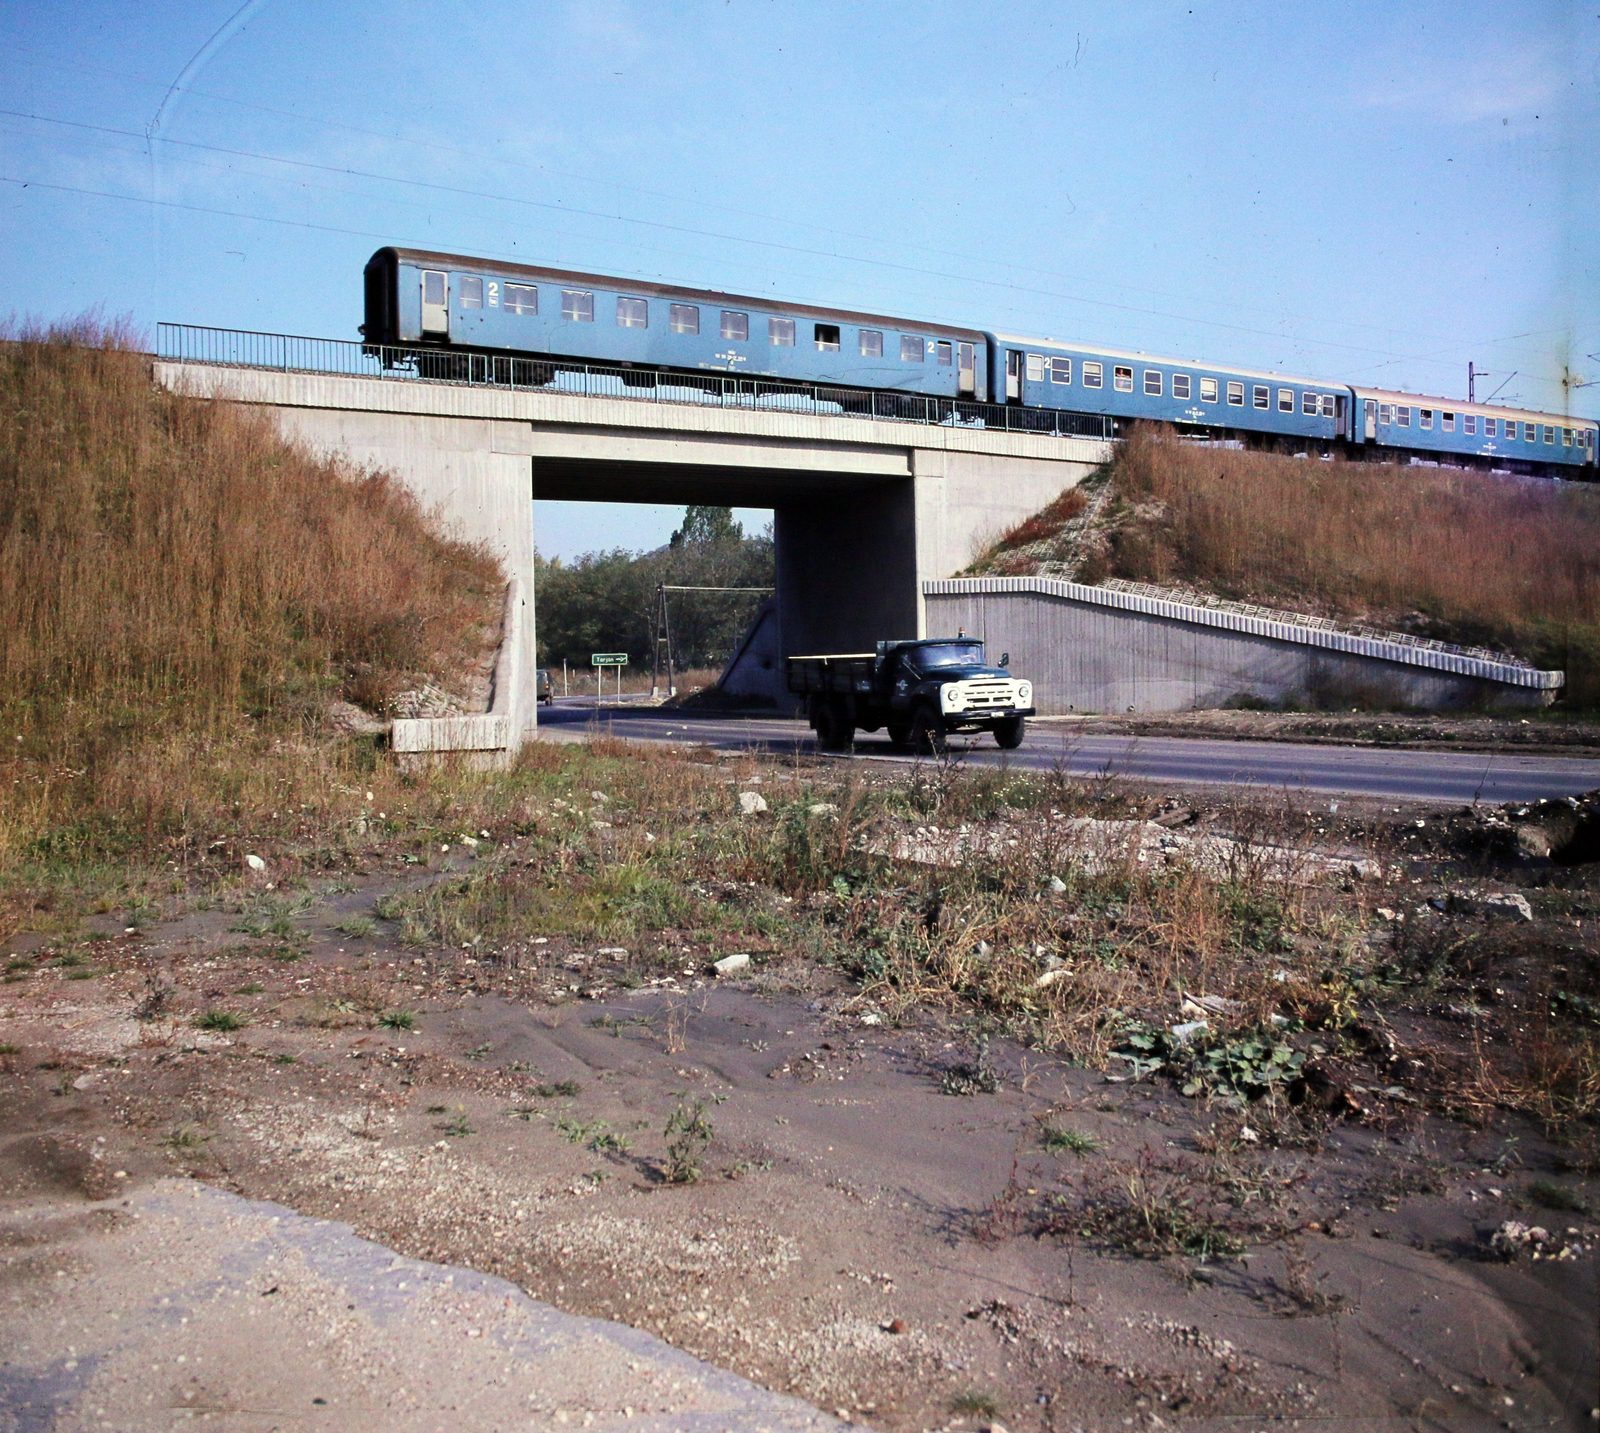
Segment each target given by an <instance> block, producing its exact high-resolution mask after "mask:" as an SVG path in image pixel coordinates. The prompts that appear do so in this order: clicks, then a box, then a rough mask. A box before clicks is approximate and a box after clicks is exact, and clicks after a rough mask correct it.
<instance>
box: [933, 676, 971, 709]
mask: <svg viewBox="0 0 1600 1433" xmlns="http://www.w3.org/2000/svg"><path fill="white" fill-rule="evenodd" d="M939 704H940V705H941V706H942V707H943V708H944V709H945V710H946V711H947V712H958V711H960V710H961V708H962V707H964V706H966V704H967V694H966V693H965V692H964V691H962V690H961V688H960V687H958V686H956V685H955V684H954V683H952V684H951V685H950V686H948V687H946V688H945V689H944V691H942V692H941V693H940V694H939Z"/></svg>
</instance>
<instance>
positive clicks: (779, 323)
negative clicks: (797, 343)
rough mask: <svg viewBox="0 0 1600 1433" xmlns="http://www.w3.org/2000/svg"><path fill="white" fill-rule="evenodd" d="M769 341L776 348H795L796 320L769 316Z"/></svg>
mask: <svg viewBox="0 0 1600 1433" xmlns="http://www.w3.org/2000/svg"><path fill="white" fill-rule="evenodd" d="M767 342H768V343H770V344H771V345H772V346H773V347H774V348H793V347H794V320H793V319H792V318H769V319H768V320H767Z"/></svg>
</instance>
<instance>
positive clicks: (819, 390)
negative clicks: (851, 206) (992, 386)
mask: <svg viewBox="0 0 1600 1433" xmlns="http://www.w3.org/2000/svg"><path fill="white" fill-rule="evenodd" d="M156 357H158V358H164V359H169V360H172V361H174V362H178V363H211V364H220V365H223V366H225V367H230V368H268V369H272V370H274V371H275V372H279V373H331V374H337V375H341V376H344V377H352V378H383V379H390V380H405V381H410V382H424V383H460V384H469V385H471V386H473V387H480V388H501V389H512V390H520V391H525V392H536V393H571V394H577V395H581V396H584V397H591V398H631V399H635V400H641V401H645V402H651V403H693V404H699V405H702V406H709V407H713V408H744V409H755V410H759V411H764V412H779V413H810V414H816V415H818V416H820V417H830V418H838V417H845V418H869V419H875V420H877V421H879V422H893V423H924V424H933V425H936V426H941V427H954V428H981V429H987V430H995V431H1000V432H1009V433H1039V434H1044V435H1047V436H1055V437H1069V438H1102V439H1103V438H1110V437H1112V436H1114V426H1113V425H1114V421H1115V420H1113V419H1112V418H1110V417H1106V416H1102V415H1101V414H1098V413H1060V412H1055V411H1051V410H1046V409H1040V408H1013V407H1009V406H1007V405H1005V404H1000V403H970V402H963V401H961V400H958V399H951V398H933V397H926V396H924V395H923V394H920V393H897V392H893V391H888V390H883V389H868V388H834V387H829V386H825V385H822V384H814V383H785V382H782V381H780V380H774V379H766V378H743V377H736V376H725V375H723V374H720V373H658V372H655V371H653V370H650V369H642V368H621V367H615V366H611V365H605V364H593V363H580V362H577V361H574V360H568V359H550V358H537V359H536V358H517V357H514V356H512V355H510V354H492V353H467V352H462V351H460V350H458V349H447V348H410V347H394V346H391V345H388V344H370V343H353V342H350V341H348V340H345V339H337V338H303V337H299V336H296V335H293V334H284V333H251V332H248V331H246V330H242V329H230V328H204V327H201V326H199V325H195V324H186V323H163V324H159V325H157V329H156Z"/></svg>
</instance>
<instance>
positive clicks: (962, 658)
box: [911, 642, 983, 672]
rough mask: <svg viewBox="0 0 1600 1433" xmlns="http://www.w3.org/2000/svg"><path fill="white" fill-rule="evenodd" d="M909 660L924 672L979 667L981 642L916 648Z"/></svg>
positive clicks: (941, 643)
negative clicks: (940, 668) (937, 669)
mask: <svg viewBox="0 0 1600 1433" xmlns="http://www.w3.org/2000/svg"><path fill="white" fill-rule="evenodd" d="M911 660H912V661H913V662H915V663H916V665H917V666H918V667H919V668H921V670H923V671H924V672H931V671H933V670H934V669H935V668H938V667H981V666H982V665H983V643H982V642H939V643H936V644H935V645H934V646H931V647H916V648H913V650H912V652H911Z"/></svg>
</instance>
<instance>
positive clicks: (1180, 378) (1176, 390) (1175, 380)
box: [1172, 373, 1189, 398]
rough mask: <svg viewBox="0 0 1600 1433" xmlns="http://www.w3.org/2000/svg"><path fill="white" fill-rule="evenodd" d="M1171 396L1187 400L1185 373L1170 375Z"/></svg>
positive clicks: (1186, 376) (1187, 390)
mask: <svg viewBox="0 0 1600 1433" xmlns="http://www.w3.org/2000/svg"><path fill="white" fill-rule="evenodd" d="M1172 396H1173V397H1174V398H1188V396H1189V375H1188V374H1187V373H1174V374H1173V375H1172Z"/></svg>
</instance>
